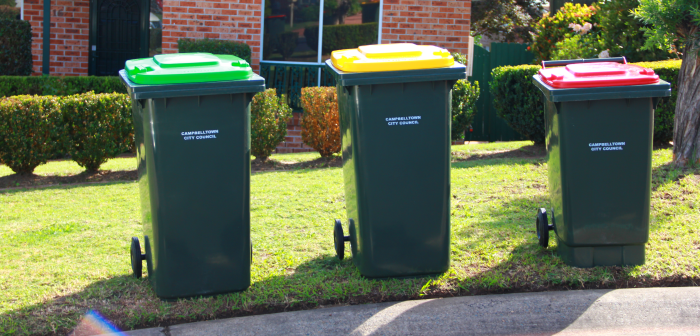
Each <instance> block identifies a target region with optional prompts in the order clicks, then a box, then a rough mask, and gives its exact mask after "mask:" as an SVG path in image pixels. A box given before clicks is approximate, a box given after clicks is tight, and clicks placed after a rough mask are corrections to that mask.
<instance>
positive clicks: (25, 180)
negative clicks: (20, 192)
mask: <svg viewBox="0 0 700 336" xmlns="http://www.w3.org/2000/svg"><path fill="white" fill-rule="evenodd" d="M136 178H137V173H136V170H116V171H111V170H100V171H98V172H87V171H83V172H82V173H79V174H76V175H67V176H53V175H52V176H44V175H35V174H30V175H19V174H12V175H7V176H2V177H0V191H2V189H5V190H7V189H19V188H45V187H52V186H62V185H69V184H73V185H80V184H89V183H107V182H117V181H135V180H136Z"/></svg>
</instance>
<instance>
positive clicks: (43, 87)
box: [0, 76, 127, 97]
mask: <svg viewBox="0 0 700 336" xmlns="http://www.w3.org/2000/svg"><path fill="white" fill-rule="evenodd" d="M91 91H92V92H94V93H97V94H100V93H127V92H126V87H125V86H124V84H123V83H122V82H121V80H119V77H116V76H113V77H97V76H87V77H85V76H83V77H54V76H32V77H25V76H0V97H9V96H20V95H39V96H69V95H74V94H80V93H86V92H91Z"/></svg>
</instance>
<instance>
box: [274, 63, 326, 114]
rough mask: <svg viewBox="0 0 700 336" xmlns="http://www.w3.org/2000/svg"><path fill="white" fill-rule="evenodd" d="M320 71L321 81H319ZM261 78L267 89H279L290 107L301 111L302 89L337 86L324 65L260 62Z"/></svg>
mask: <svg viewBox="0 0 700 336" xmlns="http://www.w3.org/2000/svg"><path fill="white" fill-rule="evenodd" d="M319 69H320V75H321V80H320V81H319ZM260 76H261V77H263V78H265V87H266V88H268V89H269V88H274V89H277V94H278V95H282V94H286V95H287V97H288V98H287V99H288V102H289V105H290V106H291V107H292V108H293V109H295V110H300V109H301V88H304V87H309V86H319V84H320V86H335V79H333V77H332V76H331V75H330V73H328V72H327V71H326V69H325V65H322V64H298V63H281V62H270V61H262V62H260Z"/></svg>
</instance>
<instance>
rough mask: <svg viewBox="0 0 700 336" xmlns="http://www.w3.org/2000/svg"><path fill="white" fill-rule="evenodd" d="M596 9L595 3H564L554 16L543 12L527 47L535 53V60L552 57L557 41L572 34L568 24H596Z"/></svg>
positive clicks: (539, 60)
mask: <svg viewBox="0 0 700 336" xmlns="http://www.w3.org/2000/svg"><path fill="white" fill-rule="evenodd" d="M597 10H598V7H596V5H592V6H581V5H580V4H572V3H566V4H565V5H564V7H563V8H562V9H561V10H559V11H558V12H557V13H556V14H554V16H550V15H548V14H545V15H544V16H543V17H542V19H541V20H540V21H539V22H538V23H537V24H535V27H534V30H535V32H534V33H533V43H532V46H530V47H529V48H530V49H529V50H531V51H532V52H533V53H534V54H535V59H536V62H537V63H539V62H541V61H543V60H545V61H546V60H551V59H553V56H554V55H555V50H556V48H557V47H556V44H557V42H559V41H562V40H564V39H566V38H568V37H572V36H573V34H571V28H569V25H570V24H572V23H573V24H579V25H584V24H585V23H586V22H588V23H590V24H591V25H592V26H593V27H595V26H596V25H597V24H598V22H597V18H596V16H594V14H595V13H596V11H597ZM567 35H568V36H567Z"/></svg>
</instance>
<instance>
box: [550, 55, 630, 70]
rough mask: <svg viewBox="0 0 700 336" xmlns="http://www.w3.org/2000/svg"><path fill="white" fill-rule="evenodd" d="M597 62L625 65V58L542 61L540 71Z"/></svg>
mask: <svg viewBox="0 0 700 336" xmlns="http://www.w3.org/2000/svg"><path fill="white" fill-rule="evenodd" d="M598 62H617V63H622V64H627V59H626V58H625V56H622V57H610V58H586V59H575V60H561V61H542V69H546V68H547V66H550V67H553V66H564V65H567V64H572V63H598Z"/></svg>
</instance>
